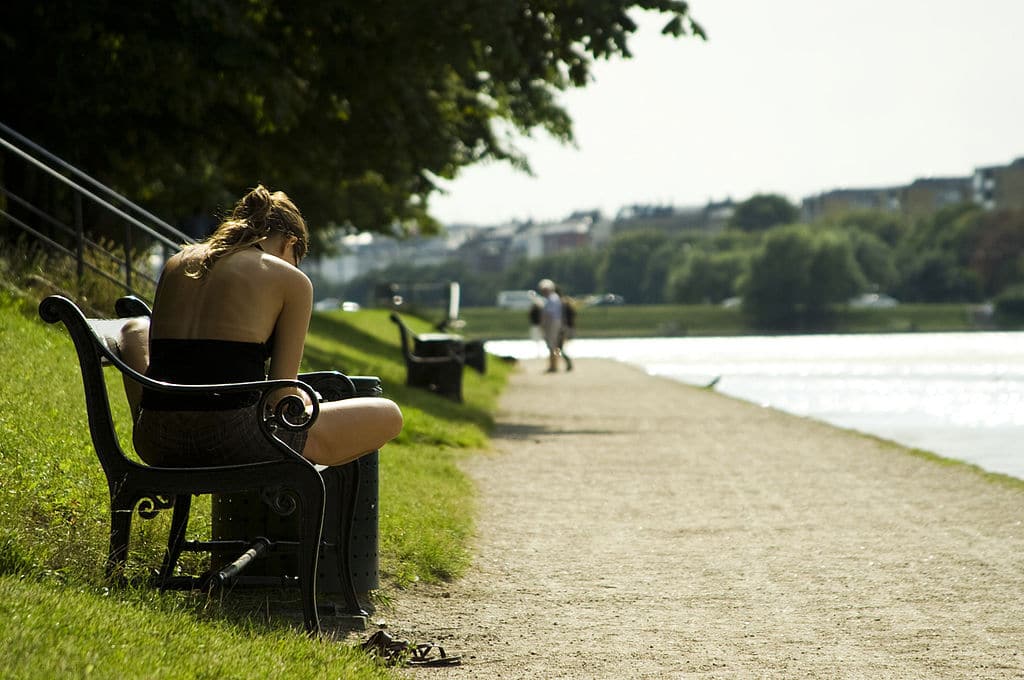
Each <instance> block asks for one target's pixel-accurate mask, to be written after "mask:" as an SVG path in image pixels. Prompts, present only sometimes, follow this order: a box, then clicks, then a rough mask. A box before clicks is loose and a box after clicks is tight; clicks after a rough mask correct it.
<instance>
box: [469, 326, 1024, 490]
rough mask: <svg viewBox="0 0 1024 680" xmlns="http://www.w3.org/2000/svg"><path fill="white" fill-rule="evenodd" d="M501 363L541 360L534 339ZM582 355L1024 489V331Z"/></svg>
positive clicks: (680, 343)
mask: <svg viewBox="0 0 1024 680" xmlns="http://www.w3.org/2000/svg"><path fill="white" fill-rule="evenodd" d="M487 350H488V351H489V352H491V353H493V354H497V355H505V356H514V357H517V358H521V359H526V358H533V357H539V356H541V355H542V353H543V348H542V347H541V346H540V345H539V344H538V343H536V342H534V341H530V340H501V341H496V340H492V341H489V342H488V343H487ZM569 350H570V352H571V354H572V356H574V357H597V358H608V359H616V360H619V361H624V362H627V363H630V364H635V365H638V366H641V367H642V368H644V370H646V371H647V372H648V373H650V374H652V375H658V376H665V377H668V378H673V379H676V380H680V381H682V382H686V383H690V384H694V385H706V384H708V383H709V382H711V380H713V379H714V378H719V380H718V383H717V384H716V385H715V389H717V390H718V391H720V392H723V393H725V394H729V395H732V396H735V397H739V398H741V399H745V400H748V401H752V402H754V403H757V404H761V405H764V406H771V407H773V408H777V409H780V410H783V411H787V412H790V413H795V414H798V415H802V416H809V417H811V418H816V419H819V420H823V421H826V422H828V423H832V424H834V425H839V426H841V427H847V428H852V429H856V430H859V431H861V432H866V433H870V434H874V435H878V436H880V437H884V438H886V439H891V440H893V441H896V442H899V443H901V444H905V445H908V446H912V447H916V448H920V449H925V450H927V451H932V452H934V453H937V454H939V455H942V456H946V457H949V458H956V459H959V460H964V461H967V462H970V463H974V464H975V465H978V466H980V467H982V468H984V469H986V470H989V471H992V472H1001V473H1003V474H1008V475H1012V476H1014V477H1019V478H1022V479H1024V456H1022V455H1021V453H1020V451H1019V447H1018V442H1020V441H1022V437H1024V408H1022V407H1024V333H910V334H893V335H887V334H877V335H874V334H873V335H811V336H779V337H737V338H642V339H615V340H574V341H573V342H572V343H570V345H569Z"/></svg>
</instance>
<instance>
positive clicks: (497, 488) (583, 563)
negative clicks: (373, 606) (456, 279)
mask: <svg viewBox="0 0 1024 680" xmlns="http://www.w3.org/2000/svg"><path fill="white" fill-rule="evenodd" d="M577 363H578V365H577V369H576V371H574V372H572V373H559V374H557V375H545V374H543V373H542V368H543V367H542V365H541V364H539V363H537V362H524V363H523V365H522V369H521V370H520V371H518V372H517V373H516V374H515V375H514V376H513V378H512V382H511V385H510V388H509V389H508V391H507V393H506V395H505V397H504V398H503V401H502V409H501V412H500V415H499V426H498V428H497V431H496V432H495V437H494V443H495V451H493V452H487V453H484V454H481V455H479V456H476V457H474V458H473V459H472V460H470V461H469V462H468V463H467V465H466V469H467V472H468V473H469V474H470V475H471V476H472V478H473V479H474V480H475V481H476V483H477V485H478V487H479V524H478V532H477V533H478V536H477V539H476V545H475V550H476V559H475V562H474V564H473V566H472V568H471V569H470V571H469V573H468V574H467V575H466V576H465V577H464V578H462V579H460V580H459V581H458V582H455V583H451V584H446V585H444V586H438V587H433V586H432V587H417V588H414V589H412V590H409V591H404V592H399V593H397V594H396V601H395V602H394V606H393V608H392V609H390V610H389V611H386V612H378V615H377V618H383V619H385V620H386V621H387V622H388V623H389V624H390V627H391V632H392V633H393V634H396V635H400V636H403V637H407V638H410V639H413V640H415V641H423V640H433V641H435V642H437V643H439V644H442V645H444V646H446V647H448V648H449V649H450V650H455V651H460V652H462V653H463V654H465V655H466V656H467V658H466V660H465V663H464V665H463V666H461V667H457V668H447V669H436V668H426V669H422V668H421V669H410V670H405V671H402V672H403V673H406V674H409V675H412V676H422V677H426V676H428V675H429V676H430V677H431V678H474V679H476V678H545V679H546V678H586V679H591V678H914V679H918V678H971V679H974V678H1021V677H1024V487H1019V486H1018V487H1012V486H1009V485H1006V484H1002V483H999V482H996V481H993V480H991V479H987V478H985V477H983V476H982V475H980V474H978V473H977V472H976V471H974V470H972V469H970V468H967V467H964V466H956V465H942V464H938V463H936V462H934V461H930V460H926V459H923V458H919V457H916V456H912V455H908V454H907V453H906V452H905V451H904V450H903V449H901V448H899V447H897V446H894V445H891V444H888V443H885V442H879V441H876V440H874V439H872V438H868V437H865V436H861V435H858V434H854V433H850V432H845V431H842V430H838V429H835V428H833V427H830V426H827V425H823V424H818V423H815V422H813V421H809V420H805V419H801V418H797V417H791V416H788V415H785V414H781V413H779V412H776V411H772V410H769V409H764V408H760V407H758V406H755V405H752V404H748V403H745V402H741V401H737V400H734V399H731V398H729V397H726V396H723V395H720V394H717V393H714V392H712V391H707V390H702V389H697V388H692V387H688V386H685V385H682V384H679V383H675V382H672V381H669V380H664V379H659V378H654V377H649V376H647V375H645V374H644V373H642V372H641V371H639V370H638V369H635V368H632V367H629V366H625V365H622V364H617V363H615V362H610V361H600V360H590V361H587V360H581V361H579V362H577Z"/></svg>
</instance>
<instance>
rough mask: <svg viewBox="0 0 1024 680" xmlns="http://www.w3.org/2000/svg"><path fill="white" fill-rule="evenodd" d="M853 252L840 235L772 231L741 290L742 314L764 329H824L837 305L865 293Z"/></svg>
mask: <svg viewBox="0 0 1024 680" xmlns="http://www.w3.org/2000/svg"><path fill="white" fill-rule="evenodd" d="M864 285H865V281H864V275H863V273H862V272H861V270H860V267H859V266H858V265H857V261H856V258H855V257H854V253H853V246H852V244H851V243H850V240H849V238H848V237H847V236H846V234H844V233H842V232H839V231H821V230H812V229H811V228H809V227H807V226H805V225H794V226H790V227H780V228H776V229H772V230H771V231H770V232H768V234H766V235H765V240H764V244H763V246H762V248H761V250H760V251H759V252H758V253H757V254H756V255H754V257H753V258H752V259H751V262H750V268H749V270H748V272H747V275H746V277H744V279H743V281H742V282H741V284H740V288H741V292H742V294H743V309H744V311H745V312H746V313H747V314H748V315H749V316H750V317H751V319H752V320H753V321H754V323H755V324H757V325H758V326H760V327H762V328H771V329H783V328H784V329H793V328H810V327H816V326H817V327H820V326H821V325H822V324H823V323H824V322H825V321H826V320H827V316H828V314H829V312H830V310H831V307H832V306H833V305H836V304H839V303H843V302H846V300H848V299H849V298H850V297H851V296H852V295H853V294H855V293H857V292H859V291H861V290H863V287H864Z"/></svg>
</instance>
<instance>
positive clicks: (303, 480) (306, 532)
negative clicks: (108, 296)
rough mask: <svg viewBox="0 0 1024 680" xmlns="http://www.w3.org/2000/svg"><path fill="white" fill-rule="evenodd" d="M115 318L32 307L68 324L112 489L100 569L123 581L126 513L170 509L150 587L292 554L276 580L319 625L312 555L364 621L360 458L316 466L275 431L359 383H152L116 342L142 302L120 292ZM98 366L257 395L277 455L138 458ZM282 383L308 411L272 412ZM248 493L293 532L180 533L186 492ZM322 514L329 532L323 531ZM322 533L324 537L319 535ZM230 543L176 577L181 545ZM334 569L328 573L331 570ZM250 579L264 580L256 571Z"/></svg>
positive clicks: (237, 574)
mask: <svg viewBox="0 0 1024 680" xmlns="http://www.w3.org/2000/svg"><path fill="white" fill-rule="evenodd" d="M116 309H117V313H118V316H119V317H121V318H116V319H92V318H86V316H85V315H84V314H83V313H82V311H81V310H80V309H79V308H78V307H77V306H76V305H75V303H74V302H72V301H71V300H69V299H67V298H65V297H61V296H56V295H52V296H50V297H48V298H46V299H44V300H43V301H42V302H41V303H40V305H39V314H40V316H41V317H42V318H43V319H44V320H45V321H46V322H47V323H56V322H58V321H61V322H63V323H64V325H65V326H66V327H67V329H68V332H69V333H70V335H71V339H72V340H73V342H74V345H75V349H76V350H77V353H78V360H79V364H80V368H81V371H82V381H83V384H84V387H85V397H86V410H87V412H88V417H89V430H90V434H91V435H92V442H93V448H94V449H95V451H96V455H97V456H98V458H99V461H100V464H101V465H102V467H103V471H104V473H105V474H106V477H107V485H108V488H109V491H110V549H109V553H108V557H107V564H106V570H105V571H106V575H107V578H108V579H111V580H117V581H120V580H123V579H124V567H125V563H126V561H127V557H128V543H129V536H130V532H131V522H132V515H133V514H134V513H135V512H136V511H137V512H138V513H139V516H140V517H142V518H143V519H152V518H154V517H155V516H156V515H157V513H158V512H159V511H160V510H165V509H170V508H173V514H172V518H171V526H170V533H169V536H168V539H167V550H166V552H165V555H164V560H163V564H162V565H161V567H160V571H159V573H158V574H157V576H156V577H155V580H154V585H156V586H158V587H160V588H161V589H195V588H200V589H212V588H216V587H221V586H228V585H231V586H233V585H236V584H237V585H246V582H245V576H244V575H243V572H244V570H245V568H246V567H247V566H248V565H249V564H250V563H252V562H253V561H254V560H256V559H258V558H260V557H263V556H265V555H266V554H267V553H268V552H278V551H292V552H295V553H297V558H298V559H297V564H298V569H297V572H298V573H297V574H295V576H294V577H293V578H290V579H281V585H298V587H299V589H300V593H301V602H302V614H303V623H304V625H305V628H306V630H307V631H308V632H309V633H310V634H317V633H319V631H320V615H319V612H318V609H317V592H318V585H317V578H318V564H319V563H320V562H321V560H320V555H321V552H324V553H326V554H327V555H328V557H329V558H328V559H326V560H323V561H324V562H326V563H328V564H330V565H331V568H332V569H336V570H337V574H336V578H334V579H333V580H334V581H335V583H336V584H337V585H336V586H335V588H340V589H341V594H342V596H343V600H344V605H343V606H344V612H343V613H342V615H343V616H345V617H347V618H348V619H349V620H350V622H352V623H354V624H355V625H365V621H366V616H367V613H366V612H365V611H364V610H363V608H362V607H361V605H360V603H359V601H358V599H357V597H356V593H355V590H354V588H353V584H352V576H351V570H350V565H349V544H350V540H351V527H352V516H353V513H354V511H355V507H354V506H355V499H356V491H357V488H358V484H359V466H358V462H359V461H354V462H352V463H349V464H347V465H343V466H338V467H324V466H320V465H314V464H313V463H311V462H310V461H308V460H307V459H305V458H303V457H302V455H301V454H299V453H298V452H296V451H294V450H293V449H291V448H289V447H288V446H287V444H285V443H284V442H283V441H281V440H280V439H278V438H277V436H276V434H275V433H276V432H277V431H279V430H283V429H287V430H302V429H307V428H309V427H310V426H311V425H312V424H313V422H314V421H315V420H316V418H317V416H318V414H319V401H320V400H321V399H322V398H323V396H322V395H328V398H345V397H346V396H354V395H355V394H357V389H356V387H355V385H354V384H353V382H352V380H350V379H349V378H348V377H347V376H345V375H343V374H341V373H337V372H323V373H314V374H305V375H302V376H300V380H268V381H261V382H251V383H237V384H225V385H173V384H169V383H163V382H157V381H154V380H150V379H149V378H146V377H145V376H144V375H141V374H139V373H138V372H136V371H134V370H132V369H131V368H130V367H129V366H128V365H127V364H125V363H124V362H123V361H122V360H121V358H120V352H119V349H118V342H119V340H120V336H121V329H122V327H123V326H124V324H125V323H126V321H127V320H128V319H127V318H126V317H132V316H148V315H149V309H148V307H146V305H145V304H144V303H143V302H142V301H141V300H138V299H137V298H132V297H128V298H122V299H121V300H119V301H118V303H117V307H116ZM104 366H113V367H115V368H116V369H117V370H118V371H119V372H120V373H121V374H123V375H125V376H128V377H129V378H130V379H131V380H134V381H136V382H138V383H140V384H141V385H143V386H144V387H146V388H148V389H152V390H157V391H161V392H168V393H175V394H189V395H193V396H197V395H210V394H213V393H216V394H225V393H232V392H250V393H259V395H260V408H259V409H258V412H259V413H264V415H263V416H262V417H257V418H254V420H255V421H256V422H254V423H253V427H254V428H257V429H258V430H259V431H260V432H261V433H262V435H263V436H265V437H266V438H267V439H268V441H270V442H271V443H272V444H273V445H274V446H275V447H276V448H277V449H278V450H279V451H280V452H281V460H279V461H269V462H259V463H250V464H245V465H230V466H222V467H196V468H179V467H174V468H161V467H154V466H150V465H145V464H143V463H140V462H136V461H135V460H133V459H131V458H129V457H128V456H127V455H125V452H124V451H123V450H122V448H121V445H120V443H119V441H118V438H117V434H116V431H115V428H114V422H113V417H112V415H111V412H110V403H109V401H108V397H107V385H106V378H105V376H104V370H103V368H104ZM282 387H294V388H297V389H299V390H302V391H303V392H305V393H306V394H307V395H308V396H309V398H310V399H311V400H312V402H313V409H312V414H311V415H310V416H309V417H306V415H305V413H304V409H303V407H302V404H301V400H300V399H299V398H298V397H296V396H291V397H285V398H284V399H281V400H280V401H279V402H278V403H277V404H276V405H275V406H274V408H273V410H270V409H268V408H267V404H268V400H269V398H270V396H271V393H272V392H274V391H276V390H278V389H280V388H282ZM244 491H256V492H258V493H259V497H260V498H261V500H262V501H263V503H265V504H266V505H267V506H268V507H269V508H270V509H272V510H273V511H274V512H275V513H277V514H278V515H282V516H288V515H294V514H295V513H297V517H298V523H297V524H298V527H297V536H296V537H295V538H296V540H275V539H271V538H267V537H265V536H250V537H247V538H246V539H243V540H230V541H216V540H208V541H188V540H185V531H186V529H187V527H188V520H189V512H190V509H191V503H192V496H197V495H202V494H231V493H237V492H244ZM325 515H326V516H327V518H328V521H327V522H326V524H327V526H328V527H329V530H330V531H331V535H329V536H325V534H324V527H325ZM325 538H326V539H327V540H325ZM229 550H233V551H234V553H233V554H236V555H238V557H237V558H236V559H233V560H222V561H221V564H215V565H214V566H213V567H212V568H211V569H210V570H209V571H207V572H206V573H204V574H201V575H198V576H176V575H175V570H176V567H177V562H178V558H179V557H180V555H181V553H182V552H184V551H189V552H202V553H211V554H221V555H223V554H224V553H225V551H229ZM332 576H333V575H332ZM258 585H266V582H265V579H262V580H261V581H260V583H259V584H258Z"/></svg>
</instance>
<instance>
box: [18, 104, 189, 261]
mask: <svg viewBox="0 0 1024 680" xmlns="http://www.w3.org/2000/svg"><path fill="white" fill-rule="evenodd" d="M0 131H2V132H3V133H4V134H5V135H7V136H9V137H13V138H14V139H15V140H17V141H18V143H20V144H21V145H22V146H24V147H27V148H29V149H31V150H32V151H33V152H35V153H37V154H39V155H40V156H42V157H43V158H45V159H47V160H48V161H49V162H51V163H53V164H54V165H55V166H57V167H58V168H61V169H63V170H66V171H68V172H70V173H71V174H72V175H74V176H75V177H78V178H79V179H80V180H81V181H82V182H84V183H86V184H89V185H90V186H92V187H93V189H95V190H96V191H97V192H99V193H101V194H105V195H106V196H107V197H108V198H110V199H112V200H115V201H118V202H120V203H122V204H123V205H125V206H126V207H127V208H129V209H131V210H134V211H135V212H137V213H139V214H140V215H142V216H143V217H145V218H146V219H147V220H149V221H150V222H151V223H154V224H157V225H159V226H160V229H162V230H163V231H165V232H167V233H168V234H170V235H171V236H173V237H174V238H177V239H180V240H179V241H178V243H175V244H174V245H175V246H177V245H178V244H180V243H182V242H185V243H191V242H192V241H193V240H194V239H192V238H191V237H190V236H188V235H187V234H185V233H184V232H182V231H181V230H179V229H177V228H176V227H173V226H171V225H170V224H168V223H167V222H165V221H163V220H162V219H160V218H159V217H157V216H156V215H154V214H153V213H151V212H149V211H148V210H146V209H145V208H143V207H142V206H140V205H137V204H135V203H133V202H132V201H130V200H128V199H127V198H125V197H124V196H122V195H121V194H119V193H117V192H116V191H114V190H113V189H111V188H110V187H108V186H107V185H106V184H103V183H102V182H98V181H97V180H96V179H95V178H93V177H92V176H91V175H88V174H86V173H85V172H83V171H81V170H79V169H78V168H76V167H75V166H73V165H71V164H70V163H68V162H67V161H65V160H63V159H62V158H59V157H58V156H55V155H53V154H52V153H50V152H49V151H47V150H46V149H44V148H43V147H41V146H39V145H38V144H36V143H35V142H33V141H32V140H31V139H29V138H28V137H25V136H24V135H22V134H20V133H18V132H17V131H15V130H13V129H11V128H10V127H8V126H6V125H4V124H3V123H0ZM0 140H3V138H2V137H0ZM7 146H10V145H9V144H7ZM12 148H13V147H12ZM40 167H43V166H42V165H41V164H40Z"/></svg>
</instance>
